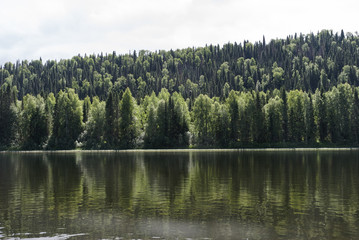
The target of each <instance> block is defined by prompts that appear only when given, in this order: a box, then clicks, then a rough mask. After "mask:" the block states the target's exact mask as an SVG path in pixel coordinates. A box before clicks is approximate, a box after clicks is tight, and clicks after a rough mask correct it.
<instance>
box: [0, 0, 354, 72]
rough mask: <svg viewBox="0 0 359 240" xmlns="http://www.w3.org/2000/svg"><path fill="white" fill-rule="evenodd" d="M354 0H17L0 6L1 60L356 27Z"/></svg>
mask: <svg viewBox="0 0 359 240" xmlns="http://www.w3.org/2000/svg"><path fill="white" fill-rule="evenodd" d="M358 9H359V2H358V1H356V0H340V1H338V0H326V1H324V0H319V1H317V0H266V1H265V0H176V1H171V0H61V1H60V0H56V1H55V0H15V1H2V2H1V7H0V18H1V23H0V64H1V65H2V64H4V63H5V62H7V61H11V62H15V61H16V60H18V59H19V60H24V59H27V60H32V59H39V58H40V57H41V58H42V59H43V60H47V59H57V60H60V59H64V58H66V59H68V58H71V57H73V56H74V55H78V54H81V55H84V54H85V53H86V54H92V53H96V54H98V53H101V52H103V53H112V52H113V51H116V52H117V53H128V52H129V51H133V50H142V49H144V50H151V51H155V50H159V49H165V50H169V49H177V48H186V47H201V46H205V44H220V45H223V44H224V43H228V42H232V43H234V42H242V41H243V40H249V41H251V42H255V41H261V40H262V36H263V35H264V36H265V37H266V39H267V41H269V40H270V39H272V38H284V37H286V36H287V35H294V33H304V34H307V33H310V32H314V33H317V32H318V31H320V30H322V29H330V30H333V31H334V32H339V31H340V30H341V29H343V30H344V31H345V32H352V33H355V32H356V31H359V18H358Z"/></svg>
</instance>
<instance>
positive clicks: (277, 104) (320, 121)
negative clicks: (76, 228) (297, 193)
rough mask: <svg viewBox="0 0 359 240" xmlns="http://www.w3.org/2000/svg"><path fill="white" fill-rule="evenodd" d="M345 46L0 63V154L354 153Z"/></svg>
mask: <svg viewBox="0 0 359 240" xmlns="http://www.w3.org/2000/svg"><path fill="white" fill-rule="evenodd" d="M356 46H359V37H358V36H354V35H350V34H348V35H347V36H345V35H344V34H341V35H340V36H339V35H338V34H335V33H333V32H332V31H326V30H323V31H321V32H320V33H318V34H313V33H311V34H308V35H303V34H300V35H299V36H298V35H295V36H288V37H287V39H286V40H272V41H270V42H268V43H264V42H263V43H261V42H256V43H254V44H252V43H249V42H247V41H245V42H243V44H242V43H239V44H237V43H234V44H232V43H228V44H225V45H224V46H223V47H220V46H213V45H209V46H206V47H203V48H187V49H182V50H176V51H172V50H171V51H158V52H149V51H141V53H140V54H139V55H138V56H137V54H135V53H134V54H131V53H130V54H125V55H116V53H113V54H108V55H105V56H104V55H102V54H101V55H98V56H95V55H90V56H84V57H81V56H76V57H73V58H72V59H69V60H61V61H58V62H57V61H47V62H46V63H43V62H42V61H41V60H36V61H30V62H28V61H22V62H18V63H16V64H12V63H5V64H4V66H0V86H1V87H0V89H1V91H0V148H1V149H9V148H21V149H40V148H42V147H44V146H47V148H48V149H72V148H75V146H76V141H78V142H80V143H81V144H82V146H83V147H84V148H91V149H99V148H108V149H119V148H125V149H128V148H137V147H145V148H174V147H188V146H189V145H190V144H191V145H194V146H201V147H214V146H220V147H241V146H257V145H259V146H261V145H272V144H287V143H288V144H291V143H293V144H308V145H315V144H323V143H326V144H327V143H328V144H330V143H335V144H359V137H358V136H359V127H358V114H359V110H358V109H359V100H358V99H359V98H358V92H357V91H358V89H357V86H359V70H358V69H359V51H358V49H357V47H356ZM35 96H36V97H35ZM80 99H81V100H80ZM91 101H92V104H91ZM81 144H79V145H77V146H81Z"/></svg>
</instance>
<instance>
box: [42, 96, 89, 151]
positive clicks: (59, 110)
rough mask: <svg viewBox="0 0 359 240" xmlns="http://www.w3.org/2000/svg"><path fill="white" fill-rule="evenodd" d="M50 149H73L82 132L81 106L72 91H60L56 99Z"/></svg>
mask: <svg viewBox="0 0 359 240" xmlns="http://www.w3.org/2000/svg"><path fill="white" fill-rule="evenodd" d="M53 121H54V123H53V131H52V135H51V139H50V142H49V146H48V147H49V148H50V149H73V148H75V141H76V140H77V138H78V136H79V135H80V133H81V132H82V125H83V123H82V105H81V102H80V100H79V97H78V95H77V94H76V93H75V91H74V89H66V91H64V92H63V91H62V90H60V92H59V93H58V95H57V97H56V105H55V109H54V118H53Z"/></svg>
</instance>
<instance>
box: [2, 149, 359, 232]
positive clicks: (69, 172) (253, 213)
mask: <svg viewBox="0 0 359 240" xmlns="http://www.w3.org/2000/svg"><path fill="white" fill-rule="evenodd" d="M358 172H359V152H357V151H340V152H335V151H328V152H325V151H311V152H305V151H303V152H291V151H288V152H286V151H281V152H267V151H266V152H178V153H173V152H130V153H125V152H124V153H91V152H85V153H81V152H77V153H37V154H35V153H29V154H19V153H9V154H1V155H0V192H1V193H2V194H1V195H0V238H1V239H3V238H5V239H11V238H12V239H16V238H19V237H18V236H17V235H16V234H22V235H21V237H22V238H29V239H31V238H32V239H33V238H38V239H68V238H70V239H115V238H116V237H117V238H121V237H122V238H123V239H139V238H140V239H152V238H153V237H159V238H163V239H164V238H165V239H185V238H192V239H201V238H210V239H247V238H248V239H353V238H357V237H359V230H358V229H357V227H356V226H358V224H359V175H358ZM1 227H2V229H1ZM24 233H46V234H45V235H39V234H38V235H34V234H33V235H31V236H27V235H24ZM84 233H85V234H86V235H78V234H84Z"/></svg>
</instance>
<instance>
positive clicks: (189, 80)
mask: <svg viewBox="0 0 359 240" xmlns="http://www.w3.org/2000/svg"><path fill="white" fill-rule="evenodd" d="M358 66H359V36H358V35H357V34H356V35H354V34H352V33H346V34H345V33H344V31H341V32H340V33H333V31H329V30H323V31H321V32H318V33H317V34H314V33H310V34H295V35H294V36H288V37H287V38H286V39H275V40H270V41H268V42H267V41H266V39H265V37H263V39H262V41H258V42H255V43H251V42H248V41H244V42H243V43H228V44H225V45H223V46H222V47H220V46H219V45H207V46H205V47H198V48H187V49H178V50H170V51H164V50H161V51H156V52H150V51H144V50H142V51H139V52H136V51H133V52H130V53H128V54H116V52H113V53H112V54H105V55H104V54H98V55H95V54H93V55H89V56H87V55H85V56H80V55H79V56H75V57H73V58H71V59H63V60H60V61H55V60H48V61H46V62H43V61H42V60H41V59H39V60H33V61H30V62H29V61H17V62H16V63H10V62H8V63H5V64H3V65H2V66H0V85H3V84H5V83H7V84H9V85H11V86H16V88H17V90H18V98H19V99H20V100H21V99H22V98H23V97H24V96H25V95H26V94H32V95H34V96H36V95H37V94H41V95H43V96H45V95H46V96H47V95H48V94H49V93H54V94H56V93H58V92H59V91H60V90H65V89H66V88H73V89H74V90H75V92H76V93H77V94H78V95H79V98H80V99H84V98H85V97H86V96H89V97H90V98H91V99H92V98H93V97H95V96H97V97H99V99H100V100H106V99H107V98H108V94H109V90H110V89H116V91H122V92H124V91H125V89H126V88H127V87H128V88H129V89H130V90H131V93H132V95H133V96H134V97H135V98H136V99H137V100H138V101H139V100H140V99H142V98H144V96H146V95H150V94H151V93H152V92H155V93H156V94H158V93H159V92H160V91H161V89H162V88H166V89H168V91H169V92H170V93H171V94H172V93H174V92H178V93H181V95H182V96H183V97H184V98H185V99H187V98H190V99H191V100H194V99H195V98H197V97H198V96H199V95H200V94H206V95H208V96H209V97H222V98H225V97H228V93H229V91H230V90H235V91H251V90H255V91H264V92H266V91H268V90H269V91H273V90H274V89H276V88H277V89H280V88H281V87H283V86H284V87H285V88H286V89H287V90H288V91H289V90H295V89H298V90H302V91H305V92H314V91H315V90H316V89H317V88H319V89H324V91H328V90H330V89H331V88H332V87H334V86H337V85H338V84H340V83H348V84H350V85H354V86H358V85H359V69H358Z"/></svg>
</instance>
